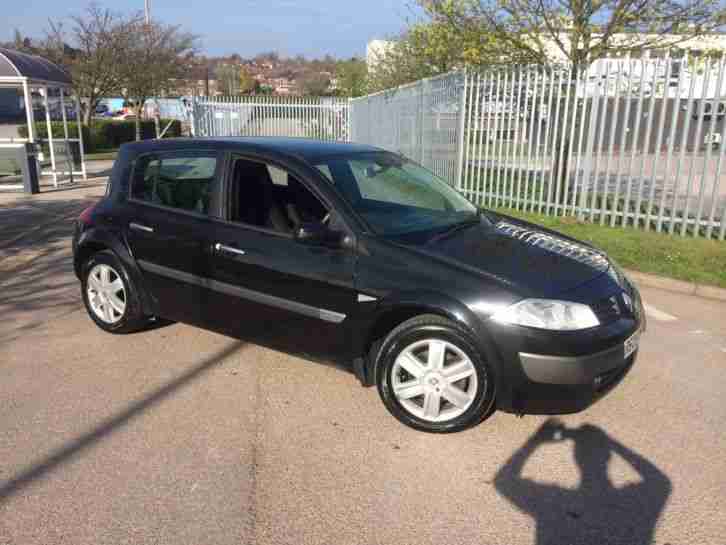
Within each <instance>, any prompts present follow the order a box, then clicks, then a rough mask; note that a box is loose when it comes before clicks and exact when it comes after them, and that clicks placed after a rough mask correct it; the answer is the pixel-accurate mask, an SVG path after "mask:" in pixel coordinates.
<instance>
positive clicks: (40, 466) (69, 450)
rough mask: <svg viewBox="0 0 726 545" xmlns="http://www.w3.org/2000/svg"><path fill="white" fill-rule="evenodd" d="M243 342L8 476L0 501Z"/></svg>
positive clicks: (125, 422)
mask: <svg viewBox="0 0 726 545" xmlns="http://www.w3.org/2000/svg"><path fill="white" fill-rule="evenodd" d="M244 346H245V345H244V343H243V342H240V341H237V342H233V343H231V344H228V345H227V346H226V347H225V348H223V349H222V350H219V351H218V352H216V353H215V354H213V355H212V356H210V357H208V358H206V359H205V360H203V361H201V362H200V363H198V364H196V365H194V366H193V367H190V368H189V369H187V370H186V371H185V372H184V373H183V374H182V375H180V376H179V377H177V378H175V379H174V380H172V381H170V382H168V383H167V384H165V385H164V386H161V387H160V388H157V389H156V390H154V391H153V392H151V393H150V394H148V395H146V396H144V397H143V398H141V399H138V400H136V401H133V402H132V403H130V404H129V405H128V407H126V408H125V409H124V410H122V411H120V412H117V413H116V414H114V415H112V416H110V417H109V418H106V419H105V420H103V421H101V422H100V423H99V424H98V425H97V426H95V427H94V428H92V429H91V430H89V431H88V432H86V433H84V434H82V435H80V436H78V437H76V438H75V439H73V440H71V441H68V442H67V443H66V444H65V445H63V446H62V447H60V448H58V449H56V450H55V451H53V452H51V453H50V454H48V455H47V456H45V457H43V458H41V459H40V460H36V461H35V462H32V463H31V464H30V465H29V466H28V467H26V468H25V469H23V470H21V471H19V472H18V473H16V474H15V475H12V476H10V477H9V478H8V479H7V480H5V481H4V482H0V504H2V503H4V502H5V501H6V500H7V499H9V498H10V497H12V496H14V495H15V494H17V493H18V492H20V491H22V490H23V489H24V488H25V487H27V486H28V485H30V484H31V483H33V482H34V481H36V480H37V479H41V478H43V477H44V476H45V475H46V474H48V473H50V472H51V471H54V470H55V469H57V468H59V467H60V466H62V465H63V464H66V463H69V462H72V461H73V460H75V459H76V458H77V457H78V456H79V455H81V454H82V453H83V451H85V450H87V449H89V448H91V447H93V445H95V444H96V443H98V442H99V441H102V440H103V439H104V438H106V437H108V436H109V435H111V434H112V433H114V432H115V431H117V430H119V429H121V428H123V427H124V426H126V425H128V424H129V423H131V422H132V421H133V420H134V419H135V418H137V417H139V416H141V415H142V414H144V413H145V412H146V411H149V410H151V409H153V408H155V407H156V406H157V405H159V404H160V403H162V402H163V401H165V400H166V399H168V398H171V397H172V396H174V395H175V394H176V393H178V391H179V390H181V389H182V388H185V387H187V386H189V385H190V384H191V383H192V382H194V381H195V380H197V379H199V378H201V377H202V376H203V375H204V374H205V373H207V372H209V371H210V370H211V369H212V368H213V367H214V366H215V365H217V364H218V363H220V362H222V361H224V360H225V359H226V358H228V357H229V356H231V355H232V354H235V353H236V352H239V351H240V350H241V349H243V348H244Z"/></svg>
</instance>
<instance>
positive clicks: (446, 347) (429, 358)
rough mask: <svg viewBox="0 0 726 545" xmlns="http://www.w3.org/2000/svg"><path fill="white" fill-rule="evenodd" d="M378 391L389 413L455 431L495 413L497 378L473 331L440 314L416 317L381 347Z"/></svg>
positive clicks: (405, 420)
mask: <svg viewBox="0 0 726 545" xmlns="http://www.w3.org/2000/svg"><path fill="white" fill-rule="evenodd" d="M376 381H377V384H378V393H379V394H380V396H381V399H382V400H383V403H384V404H385V406H386V408H387V409H388V410H389V412H390V413H391V414H392V415H393V416H395V417H396V418H397V419H398V420H400V421H401V422H403V423H404V424H406V425H407V426H410V427H412V428H415V429H418V430H421V431H427V432H433V433H451V432H456V431H460V430H463V429H466V428H468V427H471V426H474V425H476V424H478V423H479V422H481V421H482V420H484V419H485V418H486V417H487V416H489V414H490V409H491V408H492V405H493V403H494V390H495V388H494V376H493V374H492V372H491V368H490V367H489V366H488V365H487V363H486V362H485V361H484V359H482V357H481V355H480V354H479V351H478V350H477V349H476V347H475V345H474V343H473V341H472V340H471V336H470V335H469V333H468V332H467V331H466V330H465V329H463V328H462V327H460V326H459V325H457V324H456V323H455V322H452V321H451V320H447V319H445V318H442V317H440V316H436V315H422V316H418V317H416V318H412V319H410V320H408V321H406V322H404V323H402V324H401V325H399V326H398V327H397V328H395V329H394V330H393V331H391V333H390V334H389V335H388V337H386V339H385V340H384V341H383V344H382V345H381V349H380V350H379V351H378V361H377V366H376Z"/></svg>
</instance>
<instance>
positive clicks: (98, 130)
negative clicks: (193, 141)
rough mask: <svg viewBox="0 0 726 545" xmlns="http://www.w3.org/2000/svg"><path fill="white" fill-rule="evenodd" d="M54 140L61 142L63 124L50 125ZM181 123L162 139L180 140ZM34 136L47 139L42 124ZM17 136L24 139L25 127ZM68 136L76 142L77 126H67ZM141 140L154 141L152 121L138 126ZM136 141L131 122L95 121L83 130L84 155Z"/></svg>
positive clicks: (133, 126) (25, 126)
mask: <svg viewBox="0 0 726 545" xmlns="http://www.w3.org/2000/svg"><path fill="white" fill-rule="evenodd" d="M169 121H171V120H169V119H162V120H161V122H160V124H161V130H164V127H166V125H167V124H168V123H169ZM51 129H52V131H53V138H63V123H62V122H60V121H53V122H51ZM181 131H182V127H181V122H180V121H178V120H174V121H173V122H172V125H171V127H169V130H168V131H166V134H164V137H165V138H173V137H178V136H181ZM35 134H36V135H37V137H38V138H47V137H48V131H47V130H46V124H45V123H44V122H37V123H36V124H35ZM18 135H19V136H20V137H21V138H27V136H28V126H27V125H20V126H19V127H18ZM68 136H69V137H70V138H78V126H77V124H76V123H75V122H73V123H69V124H68ZM141 138H142V140H149V139H151V138H156V128H155V126H154V122H153V121H142V122H141ZM135 139H136V124H135V122H134V121H114V120H112V119H95V120H94V121H93V125H92V126H91V127H85V126H84V127H83V149H84V151H85V152H86V153H93V152H95V151H97V150H107V149H116V148H118V147H119V146H120V145H121V144H125V143H126V142H133V141H134V140H135Z"/></svg>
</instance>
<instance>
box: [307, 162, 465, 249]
mask: <svg viewBox="0 0 726 545" xmlns="http://www.w3.org/2000/svg"><path fill="white" fill-rule="evenodd" d="M315 166H316V167H317V168H318V170H320V171H321V172H322V173H323V174H325V175H326V177H328V178H329V179H330V180H331V181H332V182H333V183H334V184H335V186H336V187H337V188H338V189H339V190H340V192H341V194H342V195H343V196H344V197H345V198H346V200H348V202H349V203H350V204H351V206H352V207H353V208H354V209H355V211H356V212H358V214H359V215H360V216H361V217H362V218H363V219H364V220H365V221H366V222H367V223H368V225H369V226H370V227H371V228H372V229H373V230H374V231H375V232H377V233H379V234H383V235H398V234H404V233H412V232H416V231H430V230H439V229H448V228H449V227H451V226H453V225H455V224H458V223H461V222H466V223H469V222H475V221H476V222H478V221H479V216H478V211H477V208H476V207H475V206H474V205H472V204H471V203H470V202H469V201H467V200H466V199H465V198H464V197H463V196H462V195H460V194H459V193H458V192H457V191H456V190H455V189H453V188H452V187H450V186H449V185H448V184H447V183H446V182H444V181H443V180H441V179H440V178H438V177H437V176H436V175H435V174H433V173H432V172H429V171H428V170H426V169H425V168H423V167H421V166H419V165H417V164H416V163H413V162H412V161H408V160H406V159H404V158H402V157H400V156H398V155H394V154H392V153H386V152H381V153H365V154H352V155H350V156H348V157H346V156H335V157H333V158H331V159H329V160H328V161H325V162H323V163H320V164H317V165H315Z"/></svg>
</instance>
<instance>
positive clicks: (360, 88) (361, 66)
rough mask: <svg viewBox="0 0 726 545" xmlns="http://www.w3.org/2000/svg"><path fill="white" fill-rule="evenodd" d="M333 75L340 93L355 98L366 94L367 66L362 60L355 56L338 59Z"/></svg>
mask: <svg viewBox="0 0 726 545" xmlns="http://www.w3.org/2000/svg"><path fill="white" fill-rule="evenodd" d="M335 77H336V79H337V80H338V90H339V92H340V94H341V95H343V96H345V97H349V98H355V97H359V96H363V95H365V94H366V85H367V80H368V67H367V66H366V63H365V62H364V61H362V60H360V59H357V58H355V57H353V58H352V59H350V60H347V61H340V62H339V63H338V65H337V67H336V70H335Z"/></svg>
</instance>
